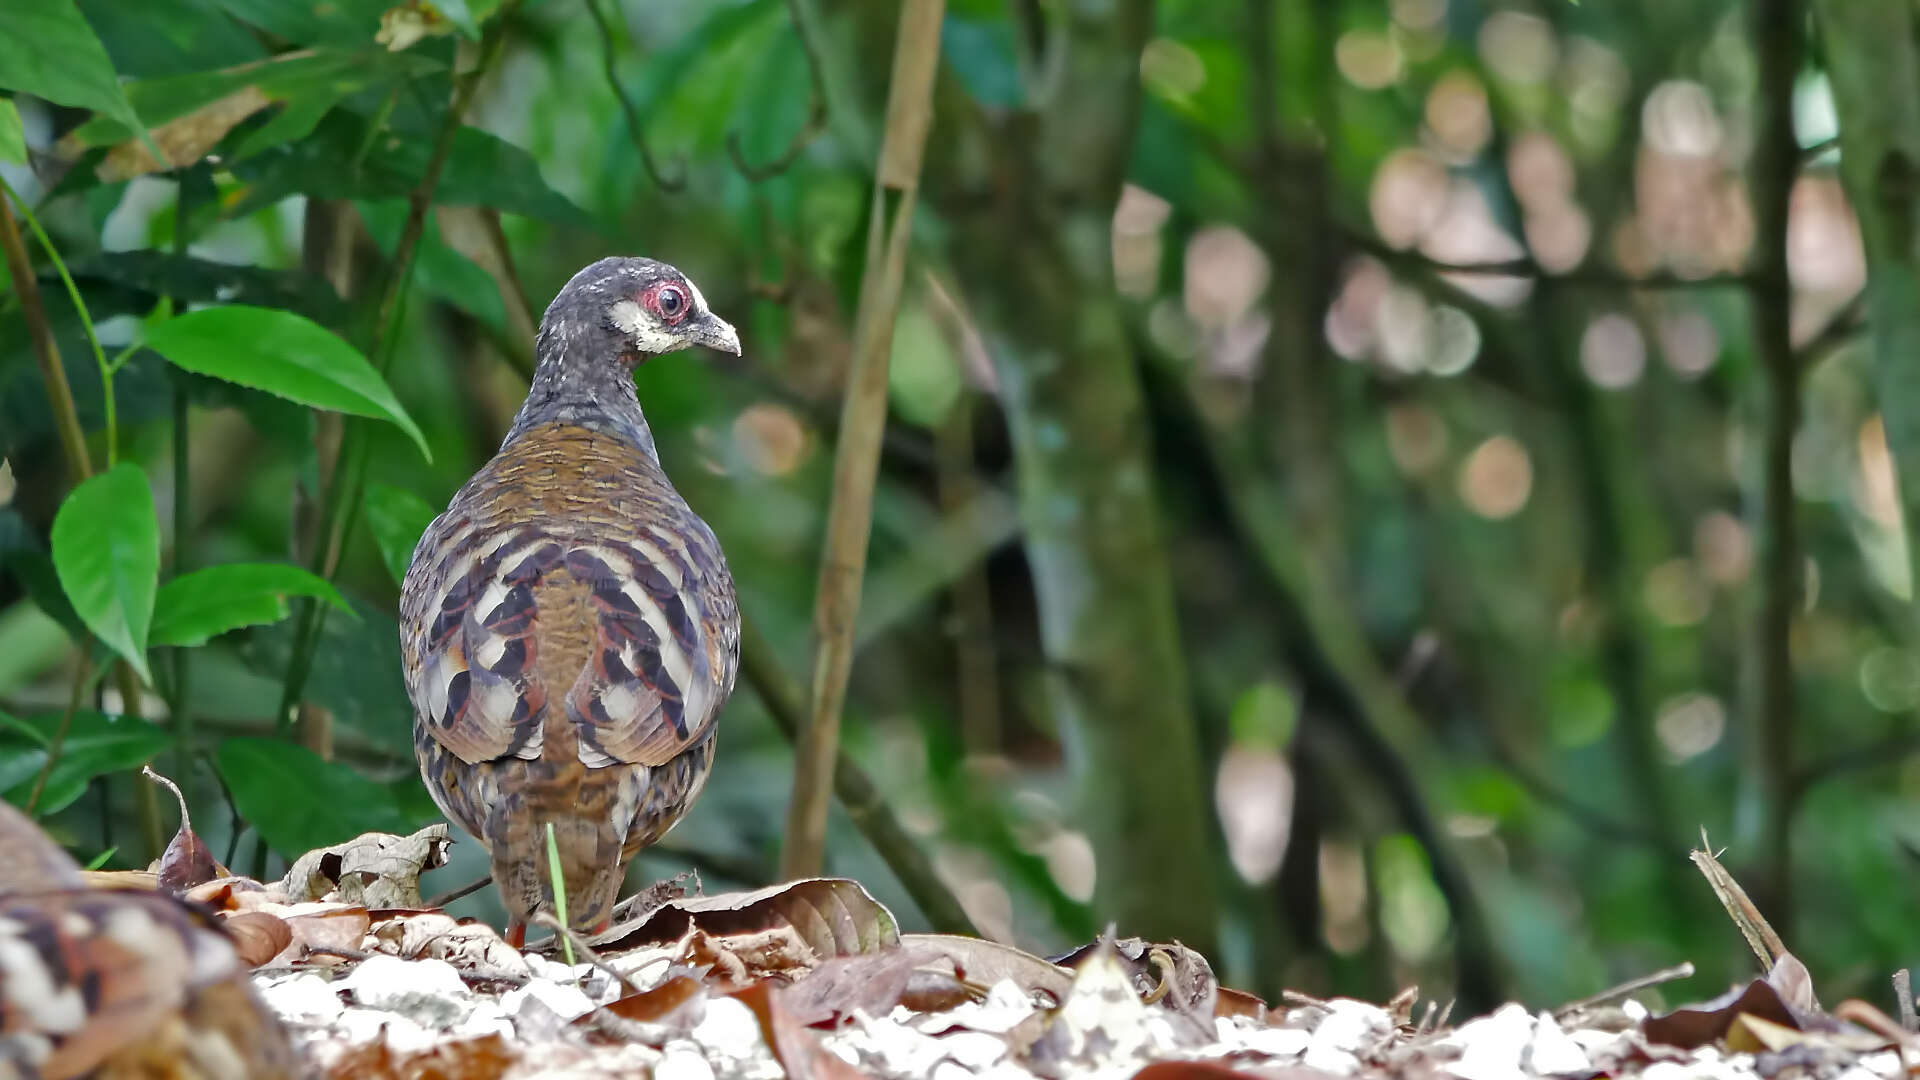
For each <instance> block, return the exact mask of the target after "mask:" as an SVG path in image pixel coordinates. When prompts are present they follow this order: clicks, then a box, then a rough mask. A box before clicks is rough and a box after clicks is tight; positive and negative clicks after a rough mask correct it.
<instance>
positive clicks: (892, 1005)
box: [120, 826, 1920, 1080]
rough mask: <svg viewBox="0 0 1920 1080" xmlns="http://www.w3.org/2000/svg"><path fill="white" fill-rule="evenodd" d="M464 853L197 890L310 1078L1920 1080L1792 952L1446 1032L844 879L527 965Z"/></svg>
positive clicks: (1146, 949)
mask: <svg viewBox="0 0 1920 1080" xmlns="http://www.w3.org/2000/svg"><path fill="white" fill-rule="evenodd" d="M445 843H446V827H445V826H435V827H433V828H431V829H427V830H423V831H422V832H421V833H417V834H415V835H413V836H411V837H398V836H386V835H383V834H369V835H368V836H364V837H361V838H358V839H356V840H355V841H353V842H351V843H349V844H345V845H340V846H338V847H334V848H328V849H325V850H324V851H316V852H313V853H311V854H310V855H309V856H307V857H305V858H303V859H301V860H300V861H299V862H297V863H296V864H295V866H294V868H293V869H292V870H291V871H290V872H289V874H288V876H287V878H286V879H284V880H283V881H280V882H275V883H270V884H262V883H259V882H253V881H249V880H248V879H245V878H235V877H224V878H218V879H215V880H211V881H206V882H202V883H200V884H198V885H194V886H191V887H189V888H187V889H186V890H185V892H186V894H187V895H188V896H190V897H192V898H194V899H198V900H200V901H202V902H204V903H207V904H209V905H210V906H212V907H214V908H215V909H216V910H219V911H221V912H222V913H224V914H226V915H227V916H228V918H229V925H230V926H231V927H232V928H233V929H234V930H235V932H236V933H235V936H236V938H237V939H238V940H239V941H240V945H241V950H242V953H243V955H244V956H245V957H246V959H247V960H248V962H250V963H252V964H254V965H255V970H254V976H253V978H254V983H255V986H256V988H257V989H258V990H259V992H260V994H261V996H262V998H263V999H264V1000H265V1001H266V1003H267V1005H268V1006H269V1007H270V1008H271V1009H272V1010H273V1011H274V1012H275V1013H277V1014H278V1015H279V1016H280V1017H281V1019H282V1020H283V1021H284V1022H285V1023H286V1024H287V1026H288V1027H289V1029H290V1030H291V1031H292V1032H293V1033H294V1035H295V1039H296V1042H297V1043H298V1045H299V1047H300V1049H301V1052H302V1054H303V1056H304V1057H305V1058H306V1059H307V1061H308V1062H309V1064H310V1066H311V1068H312V1071H313V1072H314V1074H315V1075H319V1076H324V1077H329V1078H336V1077H337V1078H346V1077H355V1078H371V1080H383V1078H396V1080H397V1078H407V1080H428V1078H440V1080H479V1078H509V1077H510V1078H517V1077H536V1076H538V1077H575V1078H581V1080H585V1078H594V1077H632V1076H652V1077H656V1078H659V1080H733V1078H740V1080H774V1078H778V1077H782V1076H787V1077H793V1078H796V1080H843V1078H851V1077H884V1078H902V1080H905V1078H915V1080H918V1078H931V1080H970V1078H976V1077H978V1078H987V1080H1012V1078H1016V1077H1045V1078H1049V1080H1067V1078H1080V1077H1102V1078H1106V1077H1112V1078H1116V1080H1119V1078H1140V1080H1182V1078H1194V1080H1201V1078H1231V1077H1285V1078H1287V1080H1316V1078H1318V1077H1355V1076H1367V1077H1396V1078H1399V1077H1406V1078H1420V1080H1424V1078H1428V1077H1432V1078H1434V1080H1533V1078H1537V1077H1555V1078H1559V1080H1593V1078H1597V1077H1601V1076H1608V1077H1643V1078H1645V1080H1689V1078H1695V1077H1699V1078H1706V1077H1713V1078H1716V1080H1747V1078H1756V1080H1781V1078H1792V1080H1799V1078H1801V1077H1805V1078H1807V1080H1872V1078H1891V1077H1896V1076H1906V1075H1910V1069H1909V1062H1910V1060H1912V1059H1911V1058H1910V1057H1909V1055H1910V1054H1915V1055H1920V1036H1916V1035H1915V1034H1914V1033H1913V1030H1914V1027H1915V1022H1914V1019H1913V1016H1912V1015H1911V1004H1910V995H1908V994H1906V993H1904V992H1902V993H1901V995H1900V997H1901V1012H1902V1014H1903V1016H1902V1020H1904V1021H1905V1023H1904V1024H1903V1023H1902V1022H1901V1021H1899V1020H1895V1019H1893V1018H1890V1017H1888V1016H1886V1015H1885V1014H1883V1013H1881V1012H1880V1011H1879V1010H1877V1009H1875V1008H1873V1007H1872V1006H1870V1005H1867V1004H1865V1003H1864V1002H1859V1001H1848V1002H1843V1003H1841V1004H1840V1005H1838V1006H1836V1007H1835V1008H1834V1009H1833V1010H1832V1012H1831V1013H1829V1012H1826V1011H1823V1010H1822V1009H1821V1008H1820V1006H1819V1004H1818V1003H1817V1001H1816V1000H1815V997H1814V993H1813V986H1812V980H1811V978H1810V977H1809V976H1808V974H1807V970H1806V968H1805V967H1804V966H1803V965H1802V964H1801V963H1800V962H1799V961H1798V960H1797V959H1795V958H1794V957H1793V956H1792V955H1791V954H1788V953H1786V952H1785V951H1784V950H1780V951H1778V952H1775V953H1774V954H1773V958H1772V961H1771V964H1770V970H1769V973H1768V975H1767V976H1766V977H1764V978H1759V979H1755V980H1754V981H1753V982H1751V983H1750V984H1748V985H1746V986H1740V987H1735V988H1733V989H1732V990H1730V991H1729V992H1728V993H1727V994H1726V995H1724V996H1723V997H1722V998H1720V999H1716V1000H1714V1001H1711V1002H1706V1003H1703V1004H1700V1005H1695V1006H1689V1007H1684V1008H1680V1009H1676V1010H1674V1011H1672V1012H1670V1013H1667V1014H1665V1015H1652V1014H1650V1013H1649V1012H1648V1010H1647V1009H1646V1008H1645V1007H1644V1006H1642V1005H1641V1004H1639V1003H1638V1002H1636V1001H1634V1000H1632V999H1631V994H1632V993H1634V992H1635V991H1637V990H1640V989H1644V988H1645V987H1647V986H1649V985H1652V984H1653V983H1655V982H1658V981H1663V980H1665V979H1668V978H1676V977H1681V976H1683V975H1685V974H1689V973H1690V972H1691V968H1690V967H1686V966H1683V967H1682V968H1679V969H1674V970H1672V971H1668V972H1660V973H1656V974H1655V975H1653V976H1650V977H1648V978H1646V979H1642V980H1636V981H1635V982H1633V983H1629V984H1627V985H1624V986H1621V987H1618V988H1615V989H1614V990H1612V991H1609V992H1607V993H1603V994H1600V995H1597V996H1596V997H1594V998H1591V999H1588V1000H1586V1001H1582V1002H1576V1003H1574V1004H1571V1005H1568V1006H1565V1007H1563V1008H1560V1009H1558V1010H1553V1011H1532V1010H1529V1009H1528V1008H1526V1007H1524V1006H1522V1005H1519V1004H1508V1005H1505V1006H1502V1007H1501V1008H1499V1009H1496V1010H1494V1011H1493V1012H1491V1013H1489V1014H1487V1015H1484V1016H1479V1017H1472V1018H1449V1017H1448V1016H1447V1015H1446V1010H1445V1009H1444V1008H1442V1007H1439V1006H1437V1005H1436V1004H1435V1003H1432V1002H1428V1003H1425V1004H1424V1005H1419V1006H1418V1007H1417V1008H1416V1004H1417V1001H1418V999H1417V995H1416V993H1415V992H1414V991H1412V990H1408V991H1406V992H1404V993H1402V994H1400V995H1397V996H1396V997H1395V998H1394V999H1393V1000H1392V1001H1389V1002H1387V1003H1385V1004H1384V1005H1376V1004H1370V1003H1367V1002H1361V1001H1354V1000H1349V999H1332V1000H1320V999H1315V998H1309V997H1306V996H1304V995H1298V994H1291V993H1290V994H1288V995H1286V998H1285V999H1284V1000H1283V1001H1282V1002H1280V1003H1278V1004H1277V1005H1274V1006H1272V1007H1269V1006H1268V1004H1267V1003H1265V1002H1262V1001H1260V1000H1258V999H1257V998H1254V997H1252V996H1250V995H1247V994H1244V993H1241V992H1238V991H1235V990H1232V989H1230V988H1225V987H1221V986H1220V985H1218V983H1217V982H1216V980H1215V979H1214V976H1213V972H1212V970H1211V968H1210V967H1209V966H1208V965H1207V962H1206V960H1205V959H1204V958H1203V957H1201V956H1200V955H1199V954H1197V953H1195V952H1193V951H1191V950H1189V949H1186V948H1184V947H1183V946H1180V945H1178V944H1153V943H1149V942H1143V941H1140V940H1137V939H1118V940H1113V939H1106V938H1103V939H1100V940H1096V941H1095V942H1093V943H1091V944H1089V945H1087V946H1085V947H1083V948H1080V949H1077V950H1074V951H1073V952H1072V953H1070V954H1067V955H1065V956H1061V957H1056V958H1053V959H1043V958H1041V957H1037V956H1034V955H1031V954H1029V953H1026V952H1023V951H1021V950H1018V949H1015V948H1012V947H1010V946H1007V945H1002V944H998V943H995V942H992V941H986V940H981V939H976V938H965V937H955V936H947V935H933V934H902V933H900V932H899V929H898V926H897V924H896V923H895V921H894V918H893V916H892V914H891V913H889V912H888V911H887V910H886V908H884V907H883V906H881V905H880V904H879V903H878V902H877V901H875V900H874V899H873V898H872V897H871V896H870V895H868V893H867V892H866V891H865V889H863V888H862V887H861V886H860V885H859V884H857V883H855V882H853V881H849V880H845V879H833V878H821V879H810V880H804V881H798V882H791V883H788V884H785V885H777V886H772V887H770V888H766V889H761V890H758V891H755V892H748V893H732V894H726V895H718V896H703V895H700V894H699V893H698V886H697V882H693V883H689V882H687V881H670V882H663V883H661V884H660V885H657V886H655V887H654V888H652V889H649V890H647V891H646V892H645V893H643V894H642V895H640V896H637V897H634V898H632V899H631V900H629V901H627V902H625V903H623V904H622V905H621V909H619V910H617V911H616V918H615V921H614V924H613V925H612V927H611V928H610V929H609V930H607V931H606V932H604V933H601V934H598V935H595V936H593V937H591V938H581V937H579V936H578V935H574V934H566V935H562V936H563V937H564V938H565V940H558V941H557V940H555V938H554V937H552V936H549V937H548V938H547V939H546V940H545V941H536V942H533V943H531V945H530V946H529V948H527V949H524V950H522V949H515V948H513V947H512V946H510V945H509V944H507V943H506V942H505V941H504V940H502V939H501V937H500V936H499V935H498V933H497V932H496V931H495V930H494V929H493V928H492V927H490V926H486V925H483V924H480V923H477V922H474V921H471V920H465V921H463V920H456V919H454V918H452V917H450V916H448V915H446V914H444V913H443V912H441V911H439V910H437V909H434V908H431V907H428V906H427V905H425V904H423V903H422V902H421V900H420V899H419V893H418V880H419V873H420V871H421V870H422V869H423V868H426V867H430V866H432V865H435V864H436V860H437V859H438V858H441V857H443V856H444V850H445ZM1707 863H1710V864H1711V869H1709V867H1707V866H1703V870H1708V877H1709V879H1710V880H1714V879H1715V874H1714V872H1713V871H1714V870H1717V869H1718V864H1717V863H1713V862H1712V860H1711V857H1708V858H1707ZM164 865H165V864H164V863H163V866H164ZM1720 875H1721V878H1722V879H1723V880H1720V881H1716V891H1720V892H1722V895H1723V898H1724V899H1728V900H1729V903H1728V910H1729V912H1730V913H1733V914H1735V921H1736V922H1737V923H1740V924H1741V925H1742V928H1743V930H1751V932H1752V933H1751V936H1750V940H1754V941H1755V943H1756V951H1766V949H1767V948H1768V947H1767V946H1766V945H1765V944H1764V943H1763V942H1764V941H1765V938H1766V935H1769V934H1771V931H1770V930H1767V929H1766V928H1765V924H1764V921H1763V920H1758V921H1756V920H1757V917H1755V919H1748V918H1746V917H1745V916H1743V915H1741V914H1740V912H1741V911H1742V910H1744V911H1745V912H1746V913H1747V915H1751V914H1752V911H1751V905H1750V904H1746V903H1745V897H1744V895H1743V894H1739V893H1738V886H1737V885H1736V884H1733V883H1732V882H1731V879H1730V878H1725V876H1724V871H1720ZM120 876H125V875H120ZM168 876H169V875H168V872H167V871H166V870H165V869H163V870H162V871H161V872H160V874H159V878H160V882H161V884H162V886H163V887H167V886H168V884H169V883H168V882H167V878H168ZM123 884H125V883H123ZM172 884H178V883H177V882H174V883H172ZM1723 886H1724V889H1723ZM1726 890H1730V891H1726ZM545 925H546V927H547V928H548V929H553V928H554V927H555V926H556V925H557V924H554V923H553V922H552V920H550V919H549V920H546V923H545ZM569 950H571V952H572V956H571V958H569V957H568V956H567V953H568V952H569ZM1896 984H1897V985H1898V986H1900V987H1902V989H1903V991H1904V982H1903V981H1902V980H1896Z"/></svg>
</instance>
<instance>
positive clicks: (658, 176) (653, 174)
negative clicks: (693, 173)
mask: <svg viewBox="0 0 1920 1080" xmlns="http://www.w3.org/2000/svg"><path fill="white" fill-rule="evenodd" d="M581 3H583V4H585V5H586V6H587V14H588V15H591V16H592V17H593V25H594V27H595V28H596V29H598V30H599V36H600V63H601V67H602V68H603V69H604V70H605V71H606V75H607V88H608V89H609V90H612V91H613V96H614V99H615V100H617V101H619V102H620V115H622V116H624V117H626V121H627V137H628V138H630V139H632V140H633V148H634V149H635V150H637V151H639V152H640V167H641V168H643V169H645V170H646V173H647V176H649V177H650V178H652V180H653V183H654V186H655V187H657V188H659V189H660V190H661V191H680V190H682V189H684V188H685V187H686V186H687V160H686V158H684V157H682V158H679V159H678V161H679V164H678V165H677V166H675V169H674V171H675V172H677V173H678V174H679V175H677V176H673V177H668V176H667V175H666V174H665V173H663V172H661V171H660V166H659V164H658V163H657V162H656V161H655V160H654V157H653V151H652V150H651V149H650V148H649V147H648V146H647V128H646V125H645V124H643V123H641V122H640V112H639V110H637V109H635V108H634V107H633V101H632V99H630V98H628V97H627V91H626V88H625V87H623V86H621V85H620V72H619V70H618V68H617V67H616V65H615V63H614V60H615V57H614V50H613V27H612V25H610V23H609V21H608V19H607V17H606V15H605V14H604V13H602V12H601V10H600V0H581Z"/></svg>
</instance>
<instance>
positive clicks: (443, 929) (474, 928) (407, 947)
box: [368, 911, 531, 975]
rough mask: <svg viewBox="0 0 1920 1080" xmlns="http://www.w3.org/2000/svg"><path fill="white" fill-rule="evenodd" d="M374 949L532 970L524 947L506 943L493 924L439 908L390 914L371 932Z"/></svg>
mask: <svg viewBox="0 0 1920 1080" xmlns="http://www.w3.org/2000/svg"><path fill="white" fill-rule="evenodd" d="M368 932H369V933H370V934H371V935H372V936H373V938H374V948H376V949H377V950H378V951H380V952H384V953H391V954H393V955H394V956H398V957H400V958H401V959H402V960H418V959H422V958H427V959H433V960H445V961H447V962H448V963H450V964H452V965H454V966H455V967H464V968H476V969H478V968H484V969H487V970H489V971H497V972H508V973H511V974H515V975H527V974H530V973H531V969H530V968H529V967H528V966H527V958H526V957H525V956H523V955H522V954H521V952H520V950H518V949H516V948H514V947H513V946H511V945H509V944H507V943H506V941H505V940H504V939H502V938H501V937H500V934H499V932H498V931H496V930H494V928H493V927H491V926H488V925H486V924H485V923H481V922H474V921H464V922H463V921H461V920H459V919H455V918H454V917H453V916H451V915H447V914H444V913H442V912H437V911H421V912H408V913H405V914H388V915H384V916H382V917H381V918H380V920H379V921H378V922H375V923H374V924H373V925H372V926H371V928H370V929H369V931H368Z"/></svg>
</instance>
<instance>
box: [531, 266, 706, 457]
mask: <svg viewBox="0 0 1920 1080" xmlns="http://www.w3.org/2000/svg"><path fill="white" fill-rule="evenodd" d="M694 345H704V346H706V347H707V348H709V349H718V350H720V351H721V352H727V353H732V354H733V355H735V356H738V355H740V335H739V334H738V333H736V332H735V331H734V329H733V327H732V326H730V325H728V324H727V322H726V320H724V319H722V318H720V317H719V316H717V315H715V314H714V313H713V312H711V311H709V310H707V298H706V297H704V296H701V295H700V290H699V289H698V288H697V287H696V286H695V285H694V284H693V282H691V281H688V280H687V275H685V274H683V273H681V272H680V271H678V270H676V269H674V268H673V267H671V266H668V265H667V264H666V263H663V262H656V261H654V260H653V259H642V258H627V257H617V258H611V259H601V260H600V261H599V262H596V263H594V264H592V265H591V266H588V267H587V268H586V269H584V270H582V271H580V272H579V273H577V274H575V275H573V280H571V281H569V282H567V284H566V287H565V288H562V289H561V290H560V294H559V295H558V296H555V297H554V298H553V303H551V304H549V305H547V313H546V315H545V316H544V317H542V318H541V320H540V334H539V336H538V337H537V338H536V339H535V340H534V358H535V361H536V362H535V365H534V371H533V385H532V386H531V387H529V388H528V389H527V402H526V404H525V405H523V406H521V408H520V415H519V416H517V417H515V418H514V423H513V429H512V430H511V431H509V432H508V433H507V441H508V442H512V441H513V440H514V439H515V438H518V437H519V436H520V435H521V434H522V433H524V432H525V431H527V430H529V429H531V428H533V427H536V426H538V425H540V424H542V423H548V422H561V423H574V424H585V425H588V426H591V427H596V428H600V429H603V430H607V431H611V432H615V433H617V434H619V435H621V436H623V437H625V438H627V439H629V440H631V441H633V442H634V443H636V444H638V445H641V446H644V447H646V448H647V449H648V450H649V452H651V450H652V447H653V437H652V435H651V434H650V433H649V432H648V430H647V422H646V418H645V417H644V416H642V415H641V411H640V402H639V399H638V398H637V397H636V396H635V394H634V388H633V369H634V368H635V367H636V366H638V365H639V364H641V363H642V362H644V361H645V360H647V359H648V358H650V357H654V356H659V355H660V354H662V353H670V352H678V351H679V350H681V349H685V348H689V347H691V346H694Z"/></svg>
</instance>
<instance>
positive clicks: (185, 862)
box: [140, 132, 232, 896]
mask: <svg viewBox="0 0 1920 1080" xmlns="http://www.w3.org/2000/svg"><path fill="white" fill-rule="evenodd" d="M155 134H158V132H156V133H155ZM161 148H162V149H165V144H164V143H162V144H161ZM143 152H144V148H143ZM140 775H142V776H144V777H146V778H147V779H149V780H151V781H153V782H154V783H156V784H159V785H160V786H161V787H163V788H166V789H167V790H168V791H171V792H173V798H174V801H175V802H177V803H178V804H179V805H180V828H179V829H177V830H175V832H174V834H173V839H171V840H169V841H167V850H166V851H164V852H162V853H161V855H160V861H159V863H158V864H157V865H156V866H155V868H154V870H155V874H156V882H155V883H156V884H157V885H158V887H159V888H160V890H161V891H162V892H168V893H172V894H173V895H174V896H179V895H181V894H183V893H185V892H186V891H187V890H188V889H191V888H193V887H194V886H195V885H201V884H204V883H206V882H209V881H212V880H213V879H215V878H222V877H227V876H229V875H231V874H232V871H231V870H228V869H227V868H226V867H224V866H221V865H220V864H219V863H218V862H216V861H215V860H214V857H213V852H211V851H208V850H207V845H206V844H205V843H203V842H201V840H200V837H199V836H198V835H197V834H196V833H194V831H193V818H192V816H190V815H189V814H188V813H187V797H186V796H185V795H182V794H181V793H180V786H179V785H178V784H175V783H174V782H173V781H172V780H169V779H167V778H166V777H165V776H162V775H161V774H159V773H157V772H155V771H154V769H153V766H151V765H144V766H141V768H140Z"/></svg>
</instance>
